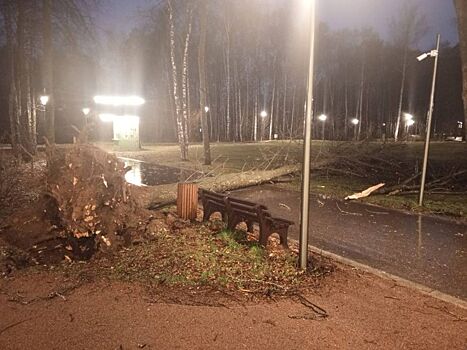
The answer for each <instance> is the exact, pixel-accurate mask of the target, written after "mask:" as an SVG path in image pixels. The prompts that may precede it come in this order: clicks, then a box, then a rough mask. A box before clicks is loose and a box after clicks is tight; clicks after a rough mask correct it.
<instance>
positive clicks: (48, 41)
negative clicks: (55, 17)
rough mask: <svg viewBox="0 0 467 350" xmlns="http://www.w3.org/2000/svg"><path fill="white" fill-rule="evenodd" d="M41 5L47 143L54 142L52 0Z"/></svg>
mask: <svg viewBox="0 0 467 350" xmlns="http://www.w3.org/2000/svg"><path fill="white" fill-rule="evenodd" d="M42 6H43V8H42V11H43V14H42V26H43V29H42V30H43V40H44V54H43V55H44V56H43V63H42V74H43V78H42V79H43V84H44V89H45V93H46V94H48V95H49V102H48V103H47V106H46V116H45V124H46V126H45V134H46V137H47V139H48V141H49V143H51V144H53V143H55V108H54V105H55V95H54V88H53V80H54V79H53V64H54V62H53V37H52V35H53V34H52V0H43V2H42Z"/></svg>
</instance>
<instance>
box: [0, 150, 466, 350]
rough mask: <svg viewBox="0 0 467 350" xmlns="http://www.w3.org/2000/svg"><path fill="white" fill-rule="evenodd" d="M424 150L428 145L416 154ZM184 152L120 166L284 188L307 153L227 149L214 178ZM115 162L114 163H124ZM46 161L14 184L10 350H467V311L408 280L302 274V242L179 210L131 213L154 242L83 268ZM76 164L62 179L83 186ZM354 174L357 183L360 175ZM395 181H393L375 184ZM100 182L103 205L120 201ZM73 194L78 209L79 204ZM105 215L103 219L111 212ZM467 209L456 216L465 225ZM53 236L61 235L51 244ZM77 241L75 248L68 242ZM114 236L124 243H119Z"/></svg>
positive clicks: (5, 242) (316, 259)
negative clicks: (47, 200)
mask: <svg viewBox="0 0 467 350" xmlns="http://www.w3.org/2000/svg"><path fill="white" fill-rule="evenodd" d="M263 145H264V146H263ZM327 146H328V147H326V144H324V145H322V148H321V150H317V152H318V153H316V154H315V159H316V160H317V161H318V160H319V159H321V158H320V157H322V155H323V154H325V155H326V154H328V152H329V151H328V150H327V149H329V148H330V147H339V146H336V145H335V144H332V145H331V146H329V145H327ZM73 147H75V148H76V147H78V148H77V149H75V150H74V151H71V152H74V153H73V154H74V156H76V155H77V154H78V155H83V156H84V155H89V154H91V153H89V152H88V153H86V152H87V151H86V149H80V148H79V146H73ZM375 147H376V149H380V146H379V145H378V146H375ZM402 147H403V148H405V147H406V146H402ZM407 147H409V149H411V147H412V146H410V145H407ZM444 147H445V146H444V145H441V146H440V148H438V150H439V153H440V154H439V159H440V160H443V159H445V158H444V154H443V152H444V151H448V150H450V153H448V154H451V155H453V154H455V156H452V157H451V160H452V163H451V166H449V168H450V169H452V168H455V169H459V167H462V166H464V168H465V162H464V160H465V158H463V157H465V145H455V146H454V145H448V146H446V148H444ZM67 149H72V147H65V150H64V151H65V152H68V151H67ZM418 149H419V147H418V145H417V147H416V152H415V153H417V152H418V151H417V150H418ZM255 150H256V151H255ZM177 151H178V150H177V147H176V145H173V146H167V145H164V146H145V147H144V150H143V151H142V152H137V153H125V154H121V153H119V154H118V155H124V156H127V157H131V158H138V159H142V160H146V161H150V162H157V163H161V164H165V165H169V166H176V167H182V166H183V167H185V168H190V169H194V170H200V171H202V172H203V173H204V174H206V173H212V174H213V176H212V177H211V176H209V177H208V178H209V179H208V180H209V183H210V184H213V183H215V182H216V181H222V180H223V179H226V178H231V177H229V176H231V175H233V177H234V178H237V179H238V178H240V179H243V177H242V176H240V175H242V174H243V175H245V177H246V178H251V177H254V175H252V174H257V173H260V174H261V175H262V176H260V177H258V179H257V182H261V181H263V180H264V179H265V178H267V177H268V176H269V177H270V176H273V177H274V176H275V175H277V172H275V171H276V170H277V169H281V168H283V167H284V166H291V167H293V165H294V163H296V162H297V159H299V154H300V145H299V144H295V143H292V144H290V143H279V142H278V143H264V144H262V145H261V146H260V147H258V146H257V145H251V144H234V145H225V144H219V145H217V144H216V145H213V158H214V159H216V161H215V162H214V164H213V165H212V166H211V167H205V166H202V165H201V163H202V162H201V156H200V155H201V151H202V149H201V147H200V146H196V145H195V146H193V147H192V148H191V149H190V151H191V152H192V153H191V155H192V156H191V157H192V158H191V161H189V162H178V161H174V160H175V159H177V155H178V154H177ZM92 152H94V153H93V154H99V152H98V151H97V150H92ZM346 152H347V151H346ZM436 152H438V151H434V152H433V157H435V155H436ZM391 154H394V152H391ZM397 154H399V153H397ZM404 154H405V153H404ZM417 154H418V153H417ZM41 157H42V158H41ZM106 157H107V156H106V155H104V158H103V159H104V160H105V164H106V163H107V161H108V160H107V159H110V158H106ZM327 157H330V158H332V159H334V158H335V157H334V156H327ZM38 158H39V159H37V161H36V164H35V165H34V167H33V168H31V167H30V164H28V163H26V164H20V165H17V167H18V169H16V170H19V171H18V172H16V173H15V172H10V173H9V176H10V178H9V179H8V184H9V186H10V187H17V188H15V191H12V192H11V191H10V192H9V193H8V195H7V197H6V200H4V201H2V207H1V208H0V213H1V215H0V219H1V220H0V228H1V230H0V252H1V255H0V257H1V263H2V270H1V273H2V279H1V280H0V309H1V310H2V312H1V314H0V348H1V349H25V348H34V349H59V348H66V349H90V348H100V349H138V348H149V349H150V348H153V349H173V348H180V349H187V348H190V349H191V348H199V349H206V348H213V349H214V348H216V349H219V348H220V349H223V348H224V349H239V348H249V349H263V348H266V347H268V348H271V349H283V348H291V349H295V348H310V349H313V348H316V349H322V348H336V349H395V348H404V349H420V348H423V349H464V348H465V344H466V343H467V309H466V308H465V306H463V305H464V304H463V303H456V304H451V303H446V302H444V301H441V300H439V299H436V298H434V297H432V296H430V295H427V294H426V293H425V294H424V293H422V292H420V291H418V290H416V289H412V288H408V287H405V286H402V285H401V284H399V282H398V281H397V280H392V279H388V278H382V277H377V276H375V275H373V274H370V273H367V272H364V271H361V270H359V269H356V268H352V267H349V266H346V265H342V264H340V263H338V262H336V261H332V260H329V259H327V258H324V257H322V256H320V255H317V254H311V257H312V258H311V261H310V267H311V268H310V269H309V272H308V273H305V274H303V273H299V272H297V270H296V268H295V263H296V258H297V246H296V243H294V242H292V244H291V249H290V251H284V250H282V248H280V246H279V245H278V242H277V239H275V238H273V239H272V240H271V241H270V242H269V244H268V247H267V248H262V247H260V246H258V245H256V244H255V240H256V238H257V237H256V236H255V234H256V235H257V232H256V233H253V234H248V235H246V234H245V233H244V232H241V231H239V232H227V231H224V230H223V227H222V224H221V223H220V222H219V221H218V220H215V219H214V220H213V221H211V222H208V223H202V222H200V220H199V216H198V220H197V221H194V222H191V223H190V222H186V221H183V220H179V219H178V218H177V217H176V215H175V212H174V208H173V207H170V206H169V207H165V208H163V209H161V210H158V211H147V210H146V209H144V208H139V209H138V210H134V208H131V209H132V210H134V211H132V212H133V213H135V214H134V217H130V219H136V220H133V221H135V222H136V223H135V230H136V231H138V232H139V233H141V234H138V235H137V236H133V235H132V233H133V232H130V238H131V239H132V241H131V242H130V243H129V244H125V245H122V246H118V245H115V249H113V250H112V251H108V250H104V251H98V252H96V254H94V255H93V257H92V258H90V259H87V260H83V259H78V258H75V257H74V256H73V254H72V252H71V251H70V250H72V248H71V247H69V245H67V244H66V243H63V241H61V240H58V236H57V237H55V236H51V235H52V233H54V232H56V231H57V227H54V225H51V222H50V221H47V220H49V219H47V220H45V219H44V216H43V215H42V214H41V213H42V212H43V210H44V209H43V207H42V206H41V205H43V203H42V202H41V199H40V198H41V195H40V193H41V192H43V191H44V190H45V188H44V186H46V184H50V183H51V181H55V182H54V183H58V182H59V181H62V180H63V179H61V178H60V177H59V176H57V174H54V176H53V177H52V179H50V178H49V177H48V175H47V171H46V167H45V162H44V159H43V158H44V154H42V155H41V154H40V155H39V157H38ZM346 158H349V157H348V156H346ZM72 159H73V158H72ZM96 159H97V158H96ZM392 159H393V158H391V162H393V160H392ZM352 160H354V159H352ZM410 161H411V160H410ZM410 161H409V162H410ZM96 162H97V160H96ZM346 162H347V160H346ZM74 163H75V160H74V161H73V162H72V163H71V162H70V164H66V165H65V166H64V169H62V170H60V171H62V173H63V174H65V175H69V173H68V172H69V171H70V169H72V168H73V164H74ZM96 164H97V163H96ZM323 164H325V165H326V168H328V169H327V170H329V169H332V168H333V167H334V166H329V164H330V163H329V162H327V161H326V162H323ZM346 164H347V163H346ZM361 166H363V165H361ZM73 169H74V168H73ZM82 169H84V170H85V167H82ZM323 169H324V168H323ZM320 171H321V169H320ZM352 171H353V172H355V173H356V174H357V170H356V169H355V168H353V169H352ZM365 171H366V170H365ZM449 171H451V170H449ZM270 172H272V173H270ZM384 173H386V174H391V173H392V172H383V173H380V172H377V173H376V175H372V176H375V177H378V176H380V175H381V174H384ZM74 174H75V176H76V179H75V177H74V176H71V177H67V178H65V179H64V180H63V182H60V186H59V187H60V188H67V186H68V188H73V187H72V186H75V184H76V185H77V186H79V185H80V183H81V182H82V181H81V180H82V179H81V178H80V174H81V173H79V172H77V173H74ZM271 174H272V175H271ZM331 175H332V173H331V172H329V171H324V173H321V174H319V175H317V177H316V178H315V180H319V179H325V180H327V181H331V180H332V181H334V179H333V176H331ZM405 175H407V174H405V173H404V176H405ZM336 176H337V177H339V178H340V175H336ZM15 177H17V178H16V180H18V181H15ZM106 178H107V179H108V180H109V183H108V184H107V182H105V188H106V189H107V187H108V186H109V187H112V184H111V183H110V176H107V173H106ZM99 179H100V178H99ZM99 179H98V180H99ZM330 179H331V180H330ZM343 179H345V177H343ZM391 179H392V181H394V177H391ZM289 180H290V179H289ZM289 180H287V181H286V183H285V184H283V185H284V186H290V187H294V186H296V183H297V180H296V179H294V178H292V180H291V181H289ZM370 180H371V181H372V182H373V180H378V178H372V179H370ZM370 180H369V181H370ZM242 181H243V180H242ZM242 181H240V183H236V182H234V181H232V182H231V183H230V186H233V187H235V186H238V185H243V184H244V183H243V182H242ZM352 181H353V180H352ZM99 183H100V184H101V185H100V187H99V188H101V190H102V195H107V194H108V193H107V192H106V190H105V189H104V187H103V185H102V183H101V182H99ZM334 183H336V181H335V182H334ZM368 183H369V182H368ZM366 184H367V183H365V182H364V181H363V182H362V183H359V184H358V185H356V184H353V185H352V184H350V183H347V184H342V182H340V181H337V185H336V186H337V187H338V190H336V189H335V188H333V187H330V186H328V185H324V182H321V183H319V185H316V186H315V187H314V189H316V190H323V191H329V192H325V193H329V194H330V195H335V196H340V195H341V194H344V192H346V191H347V190H349V191H350V192H354V191H358V190H362V189H363V188H364V187H365V186H366ZM372 184H373V183H372ZM85 185H86V186H88V187H89V188H88V191H85V194H88V193H93V190H94V188H93V187H92V186H91V185H93V184H85ZM322 186H324V187H322ZM344 186H349V187H347V190H346V188H345V187H344ZM359 186H363V188H359ZM455 186H459V187H460V188H461V187H462V184H460V185H458V184H456V185H455ZM59 187H57V189H58V188H59ZM158 188H160V189H163V190H167V191H168V192H170V191H169V188H168V187H164V188H162V187H160V186H155V187H154V188H142V189H141V188H134V187H131V190H132V192H131V193H132V194H133V196H136V197H141V198H142V199H145V200H146V199H149V201H153V200H154V198H156V196H154V191H157V189H158ZM329 188H331V189H332V191H331V190H329ZM338 191H342V192H338ZM72 192H73V191H72ZM148 193H149V194H148ZM59 194H61V195H63V196H66V195H69V191H68V192H66V191H65V192H61V193H59ZM345 194H346V195H347V194H350V193H345ZM72 195H73V196H72V197H71V198H72V199H73V200H75V199H79V200H80V205H82V204H84V203H85V202H83V200H84V198H83V197H76V196H75V195H76V193H75V192H73V193H72ZM371 198H372V197H369V199H371ZM403 198H406V197H403ZM449 198H451V197H449ZM146 202H148V201H147V200H146ZM454 202H455V201H454ZM64 203H65V201H64ZM454 207H455V208H461V207H462V206H457V204H455V206H454ZM125 208H126V207H123V209H125ZM403 208H405V209H410V208H409V207H403ZM104 209H105V208H104ZM47 210H50V208H49V207H47ZM95 210H96V213H98V214H99V215H100V213H101V211H99V210H102V208H100V207H99V206H98V207H97V208H96V209H95ZM105 210H108V209H105ZM431 210H432V209H431ZM462 210H463V209H460V211H459V214H457V215H456V212H452V213H451V214H453V215H455V216H456V217H457V219H459V218H462V217H463V215H464V213H465V211H462ZM431 212H436V213H438V212H437V211H436V210H432V211H431ZM106 213H111V214H109V215H114V218H115V221H121V220H122V219H128V217H127V216H124V214H125V213H122V212H121V211H115V212H112V211H110V212H109V211H106ZM56 214H57V215H59V212H57V213H56ZM62 214H63V213H62ZM199 214H200V213H199ZM438 214H439V213H438ZM442 214H443V215H446V212H443V213H442ZM88 217H89V216H88ZM88 217H86V218H85V221H86V220H87V218H88ZM63 218H66V217H65V216H64V217H63ZM86 222H88V221H86ZM65 229H66V227H64V230H65ZM41 230H44V232H45V231H47V232H46V233H47V234H45V235H41V234H40V231H41ZM67 232H68V231H67ZM59 233H60V235H62V234H65V233H66V232H59ZM35 234H37V235H35ZM66 234H68V233H66ZM64 237H65V238H66V237H68V236H60V239H62V238H64ZM107 237H108V238H109V239H110V240H111V241H112V238H113V236H111V235H109V236H107ZM35 240H36V241H35ZM104 241H105V242H107V240H104ZM112 242H113V241H112ZM102 246H104V248H105V245H102ZM112 247H113V246H112Z"/></svg>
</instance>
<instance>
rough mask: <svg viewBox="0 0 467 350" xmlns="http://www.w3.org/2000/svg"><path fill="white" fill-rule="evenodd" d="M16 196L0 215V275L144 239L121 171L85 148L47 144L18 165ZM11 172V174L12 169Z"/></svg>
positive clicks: (139, 212)
mask: <svg viewBox="0 0 467 350" xmlns="http://www.w3.org/2000/svg"><path fill="white" fill-rule="evenodd" d="M16 167H17V168H18V169H17V171H15V172H14V174H15V176H12V177H11V178H10V179H9V181H10V182H11V183H15V184H17V185H15V186H16V187H15V191H14V192H12V193H10V194H9V197H8V198H9V202H8V204H9V205H8V206H6V205H4V204H6V203H2V204H3V205H2V211H0V265H1V270H2V271H3V272H4V273H9V272H10V271H11V270H14V269H17V268H21V267H24V266H27V265H31V264H46V265H49V264H55V263H59V262H61V261H63V260H69V261H71V260H87V259H89V258H91V257H92V256H93V255H94V254H95V253H96V252H99V251H100V252H109V253H112V252H118V251H120V249H121V247H122V246H124V245H129V244H130V243H131V242H132V241H133V240H135V239H141V238H144V237H143V236H144V232H145V231H146V229H145V224H146V223H145V221H144V220H145V218H147V217H148V216H149V215H148V213H147V211H145V210H144V209H143V208H142V207H141V206H140V205H139V202H138V201H137V199H136V198H135V197H136V196H134V195H133V193H132V192H133V191H134V190H136V189H135V188H134V187H133V188H132V185H130V184H128V183H126V181H125V179H124V175H125V172H126V170H127V169H125V168H124V164H123V163H122V162H120V161H119V160H118V159H117V158H116V157H115V156H113V155H110V154H108V153H106V152H104V151H102V150H100V149H98V148H96V147H93V146H91V145H87V144H76V145H73V146H71V147H68V146H66V147H63V146H48V147H47V148H46V152H45V155H44V153H41V154H39V155H38V156H37V159H35V161H34V163H33V164H19V165H18V166H16ZM15 169H16V168H15Z"/></svg>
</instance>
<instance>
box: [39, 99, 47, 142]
mask: <svg viewBox="0 0 467 350" xmlns="http://www.w3.org/2000/svg"><path fill="white" fill-rule="evenodd" d="M39 101H40V102H41V105H42V106H44V109H43V110H42V112H43V113H44V114H43V119H44V125H46V124H47V120H46V119H47V103H48V102H49V96H48V95H41V96H39ZM45 132H46V133H47V127H46V128H45Z"/></svg>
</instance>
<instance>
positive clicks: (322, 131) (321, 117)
mask: <svg viewBox="0 0 467 350" xmlns="http://www.w3.org/2000/svg"><path fill="white" fill-rule="evenodd" d="M318 119H319V120H320V122H321V123H322V124H323V125H322V128H321V134H322V137H323V141H324V126H325V125H326V119H328V116H327V115H326V114H321V115H320V116H319V117H318Z"/></svg>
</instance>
